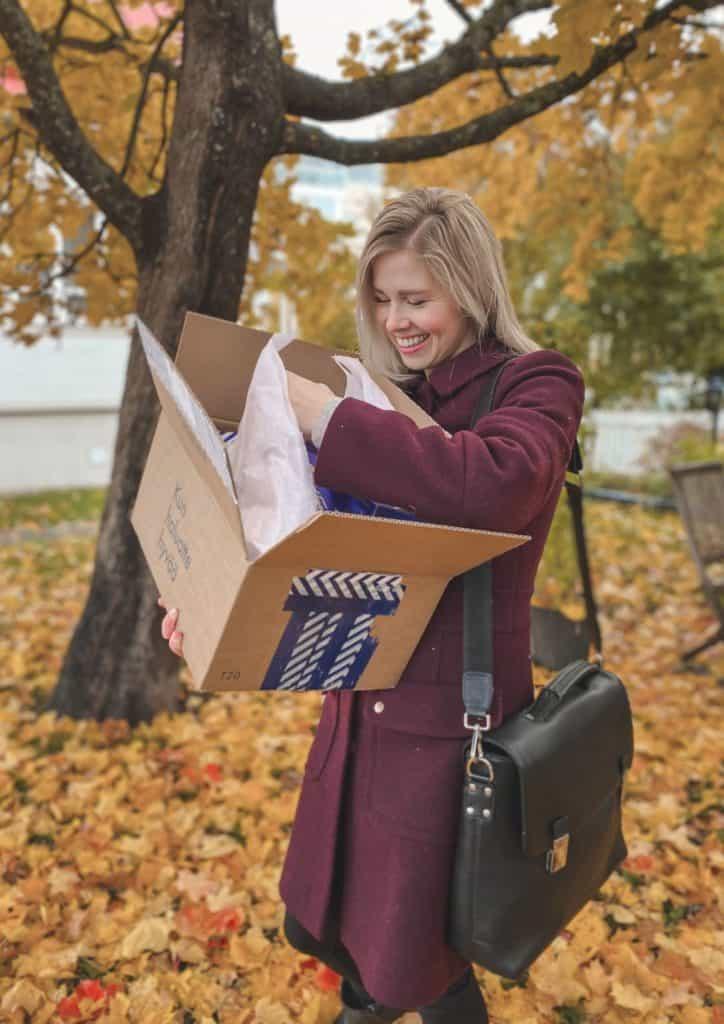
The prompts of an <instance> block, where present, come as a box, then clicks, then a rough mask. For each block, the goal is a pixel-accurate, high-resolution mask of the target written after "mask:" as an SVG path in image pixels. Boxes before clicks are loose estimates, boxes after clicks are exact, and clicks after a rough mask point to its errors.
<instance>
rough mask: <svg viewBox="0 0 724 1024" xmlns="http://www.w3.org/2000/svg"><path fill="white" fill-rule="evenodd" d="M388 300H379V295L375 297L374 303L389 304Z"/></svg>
mask: <svg viewBox="0 0 724 1024" xmlns="http://www.w3.org/2000/svg"><path fill="white" fill-rule="evenodd" d="M389 301H390V300H389V299H381V298H380V296H379V295H375V302H377V303H379V304H381V303H383V302H389Z"/></svg>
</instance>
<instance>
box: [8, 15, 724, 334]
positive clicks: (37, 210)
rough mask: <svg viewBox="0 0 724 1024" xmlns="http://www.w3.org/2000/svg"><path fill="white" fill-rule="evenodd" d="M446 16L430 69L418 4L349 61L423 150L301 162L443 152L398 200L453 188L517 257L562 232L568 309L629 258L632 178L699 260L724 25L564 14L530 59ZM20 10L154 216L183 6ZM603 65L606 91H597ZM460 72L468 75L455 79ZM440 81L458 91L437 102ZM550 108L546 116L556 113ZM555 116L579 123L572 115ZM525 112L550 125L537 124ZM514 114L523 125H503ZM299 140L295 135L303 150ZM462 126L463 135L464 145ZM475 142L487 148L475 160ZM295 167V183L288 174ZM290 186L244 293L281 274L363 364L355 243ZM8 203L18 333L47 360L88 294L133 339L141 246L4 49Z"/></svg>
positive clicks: (412, 175)
mask: <svg viewBox="0 0 724 1024" xmlns="http://www.w3.org/2000/svg"><path fill="white" fill-rule="evenodd" d="M449 2H450V3H451V5H452V6H453V7H455V8H456V9H458V11H459V13H460V15H461V28H462V29H465V32H464V34H463V36H462V37H461V39H460V40H459V41H458V42H456V43H454V44H450V45H448V46H447V47H446V48H444V49H443V50H442V51H441V53H440V54H438V57H436V58H435V59H433V60H427V59H426V52H425V51H426V46H427V45H428V44H429V42H430V39H431V38H432V35H433V20H432V17H431V14H430V12H429V11H428V9H427V6H426V0H411V15H410V18H409V19H407V20H399V21H392V22H390V23H388V25H387V26H385V27H384V28H383V29H380V30H377V31H374V32H372V33H369V37H368V38H367V39H366V40H363V39H362V38H361V36H360V35H359V34H358V33H354V32H352V33H350V35H349V43H348V52H347V53H346V54H345V55H343V56H342V57H341V59H340V65H341V67H342V71H343V73H344V74H345V75H346V76H347V77H348V78H351V79H353V80H355V82H354V85H355V86H360V87H361V86H363V85H366V83H367V82H370V83H371V85H372V86H374V87H376V88H377V91H378V92H380V91H381V90H380V83H381V82H382V80H383V79H387V80H388V81H389V82H390V90H389V91H390V96H382V99H381V101H379V102H378V101H377V99H376V98H375V97H372V98H371V99H370V98H369V96H367V97H365V103H366V106H367V107H368V108H369V109H372V107H375V108H380V107H382V108H384V106H385V105H387V106H389V105H394V103H393V101H394V99H395V94H394V92H393V91H392V82H393V81H394V84H395V86H396V87H397V86H399V91H398V93H397V96H398V97H399V102H401V103H407V102H408V97H412V99H413V100H415V102H412V103H409V105H405V106H403V107H402V109H401V110H400V112H399V113H398V115H397V118H396V122H395V132H394V135H395V136H396V137H400V136H404V137H406V138H405V144H404V145H402V146H401V147H399V148H398V149H397V150H389V151H385V150H384V149H383V148H380V147H379V146H377V147H376V146H375V145H374V144H373V143H369V144H367V143H363V144H361V145H358V146H356V147H355V146H354V145H350V146H348V147H347V148H343V147H341V146H340V147H337V148H336V149H335V147H334V146H331V145H330V143H329V142H328V138H327V137H326V136H325V133H323V132H316V133H315V132H314V131H309V130H308V129H306V128H304V127H300V129H299V131H300V132H305V133H306V134H305V135H303V136H302V135H300V136H299V137H295V138H293V139H292V143H293V144H292V145H290V146H289V147H288V150H289V152H300V151H306V152H309V153H313V154H317V155H319V156H322V157H324V156H329V157H330V158H332V159H340V160H341V161H342V162H345V163H356V162H370V161H374V160H383V161H387V160H389V159H391V158H394V157H395V155H396V154H397V153H399V154H400V158H402V159H405V160H413V159H416V152H419V153H420V154H421V155H422V156H425V155H428V154H429V152H430V151H431V147H430V146H422V147H417V149H416V148H415V146H414V145H412V144H411V141H410V138H409V137H410V136H413V139H412V143H414V142H415V139H414V137H415V136H418V135H419V136H429V135H430V134H431V133H435V134H441V141H440V143H439V144H438V145H437V146H434V147H432V148H433V149H434V150H437V151H440V152H445V153H448V154H449V155H445V156H442V157H440V158H438V159H430V160H425V161H424V162H423V163H419V164H409V163H405V164H397V165H395V166H393V168H392V170H391V172H390V175H389V180H390V182H391V183H392V184H394V185H397V186H399V187H402V188H404V187H406V186H408V185H410V184H412V183H415V184H420V183H429V182H433V183H440V182H444V183H446V184H450V185H453V186H455V187H459V188H461V189H463V190H465V191H468V192H469V193H470V194H471V195H472V196H473V197H474V198H475V199H476V200H477V201H478V202H479V203H480V205H481V206H482V207H483V208H484V209H485V210H486V211H487V212H488V214H489V215H490V216H491V218H492V220H493V222H494V224H495V227H496V230H497V231H498V232H499V234H500V235H501V236H502V237H503V238H506V237H512V236H514V235H516V234H517V233H519V232H521V231H530V230H535V231H536V232H537V233H539V234H541V235H542V236H543V237H545V236H546V234H549V233H554V232H556V231H558V230H560V225H561V224H567V225H570V226H571V228H572V229H574V230H575V246H574V249H573V255H572V259H571V262H570V266H569V267H568V268H567V271H566V282H567V288H568V290H569V292H570V294H571V296H572V297H577V296H581V295H582V294H584V292H585V278H586V272H587V270H588V268H590V266H591V264H592V263H593V262H595V261H597V260H598V261H600V260H605V259H607V258H609V257H611V256H612V255H616V254H618V253H620V252H621V251H622V250H623V249H624V248H625V246H626V244H627V240H628V228H627V226H626V224H622V223H620V218H619V216H618V209H619V205H620V204H619V203H618V199H619V196H618V195H617V193H616V190H615V189H612V182H613V180H614V179H613V177H612V175H611V173H610V170H611V166H612V163H613V162H615V161H616V160H619V159H621V158H623V159H624V160H625V161H626V175H625V188H626V191H627V194H628V195H629V197H630V198H631V199H632V200H633V202H634V204H635V206H636V209H637V210H638V211H639V213H640V214H641V216H642V217H643V218H644V220H645V222H646V223H647V224H650V225H652V226H655V227H656V228H657V230H660V231H661V233H662V235H663V236H664V237H665V239H666V240H667V241H668V242H669V243H670V245H671V246H672V247H674V248H675V249H679V250H680V249H682V248H683V249H686V248H695V247H697V246H701V245H702V244H703V240H704V238H705V237H706V233H707V229H708V226H709V224H710V222H711V218H712V215H713V213H714V210H715V208H716V207H717V205H718V204H719V203H720V201H721V186H722V161H721V159H717V157H718V155H719V154H718V153H717V136H716V131H715V127H716V119H717V114H718V112H719V111H720V110H721V109H722V107H724V103H723V102H722V101H723V99H724V97H723V95H722V93H723V92H724V75H723V74H722V61H721V43H720V40H719V37H718V36H717V35H716V34H714V33H712V32H710V31H707V30H706V29H704V28H702V27H701V25H702V23H703V19H704V14H705V11H706V8H708V7H710V6H712V5H711V4H710V3H705V2H699V3H696V4H682V3H675V2H669V3H667V4H665V5H663V8H664V9H662V5H658V7H659V10H656V9H655V7H656V5H655V4H654V2H653V0H622V2H618V3H616V4H615V5H612V4H610V3H609V2H608V0H585V2H583V0H561V2H559V3H557V4H556V5H555V10H554V13H553V19H552V23H551V28H550V32H549V34H547V35H544V36H540V37H538V38H537V39H534V40H533V41H531V42H528V43H523V42H521V40H520V38H519V37H518V36H517V35H516V34H515V33H514V32H513V31H512V29H511V28H510V27H508V22H509V21H510V12H509V13H508V15H506V14H505V12H504V10H503V8H504V7H505V5H504V4H502V3H501V2H500V0H496V2H495V3H493V4H492V5H491V6H490V7H489V8H488V9H487V10H486V6H487V5H486V6H484V5H481V4H479V3H471V2H468V0H465V2H463V0H449ZM24 6H25V9H26V11H27V13H28V15H29V17H30V18H31V20H32V24H33V27H34V28H35V30H36V32H37V34H38V37H39V40H40V41H41V43H42V45H44V46H45V47H47V50H48V51H49V53H50V55H51V57H52V67H53V69H54V71H55V74H56V75H57V77H58V81H59V83H60V85H61V87H62V90H63V93H64V95H65V98H66V100H67V102H68V104H69V106H70V108H71V110H72V112H73V114H74V115H75V117H76V119H77V122H78V125H79V127H80V129H81V130H82V132H83V133H84V135H85V137H86V139H87V141H88V142H89V143H90V144H91V145H92V146H93V147H94V149H95V150H96V152H97V153H98V154H99V155H100V157H101V158H102V160H103V161H105V162H106V163H107V165H108V166H109V168H112V169H113V171H115V172H116V173H117V174H118V175H119V176H120V177H121V178H122V179H123V180H124V182H125V183H126V185H127V186H128V187H129V189H130V190H132V192H133V193H135V194H136V195H137V196H140V197H145V198H146V199H147V201H148V202H149V203H152V202H153V201H154V198H155V197H157V196H158V194H159V191H160V190H161V188H162V185H163V182H164V175H165V169H166V158H167V153H168V144H169V139H170V136H171V133H172V128H173V118H174V109H175V102H176V93H177V85H178V80H179V77H180V71H181V61H182V43H183V32H184V18H185V16H186V15H185V12H184V7H183V5H182V4H180V3H179V2H178V0H158V2H155V3H154V2H150V0H140V2H139V0H127V2H126V3H124V4H116V3H115V2H112V0H73V2H67V0H28V2H27V3H26V4H25V5H24ZM509 6H510V7H511V11H512V10H513V8H515V12H514V13H525V12H526V11H534V10H540V9H544V8H546V7H551V8H553V6H554V5H553V4H546V3H541V2H524V0H518V2H517V3H515V4H513V5H509ZM692 8H697V9H699V10H700V11H701V13H700V14H696V15H695V14H694V13H692ZM466 25H467V28H466ZM629 39H631V40H632V42H631V44H630V46H629V45H628V43H627V40H629ZM281 42H282V52H283V57H284V60H285V61H286V63H287V64H288V65H293V64H294V57H293V53H292V42H291V40H289V39H282V41H281ZM493 44H494V45H493ZM623 44H626V45H623ZM612 47H619V48H620V53H621V54H623V57H621V56H619V57H617V59H616V60H615V61H614V62H613V63H612V64H611V65H610V67H608V68H606V63H607V62H606V60H605V59H603V57H602V56H601V55H602V54H604V53H606V52H607V51H611V49H612ZM627 47H628V49H627ZM463 51H465V52H464V54H463ZM461 54H462V56H461ZM503 54H504V56H503ZM597 60H598V61H599V63H600V64H601V70H600V72H597V73H593V74H592V71H591V69H593V70H594V72H595V71H596V68H595V64H596V61H597ZM446 62H447V65H449V66H450V67H448V68H447V69H446ZM453 62H457V65H458V66H459V67H462V68H465V67H468V68H473V70H470V71H468V72H467V73H464V74H462V75H459V74H457V75H453V74H452V73H451V72H450V68H451V67H452V65H453ZM415 65H417V67H415ZM406 69H409V70H410V72H415V71H423V70H424V71H425V73H426V74H428V75H430V76H432V77H430V83H429V88H428V87H423V88H421V87H420V85H419V83H418V84H417V85H415V87H414V88H411V87H408V83H406V82H405V81H404V80H403V78H404V75H405V73H406ZM552 74H554V75H555V80H554V81H552V80H551V76H552ZM576 75H578V76H580V77H581V80H583V79H584V78H586V77H587V78H590V81H589V84H588V85H587V86H586V87H585V88H583V89H580V88H579V87H578V86H577V87H576V89H572V91H570V93H568V92H567V90H566V89H565V88H560V83H561V82H562V81H566V77H565V76H569V77H570V76H574V77H575V76H576ZM401 76H402V77H401ZM306 78H307V81H304V82H302V80H301V79H300V82H302V84H303V85H304V86H305V88H306V87H308V86H309V87H310V91H309V95H310V97H311V101H310V102H311V108H314V106H315V104H316V105H319V103H320V102H321V100H320V101H319V102H318V98H317V96H316V94H315V93H314V87H315V81H318V82H320V83H321V80H313V79H312V77H311V76H306ZM397 79H399V82H398V81H397ZM447 79H449V81H448V82H447V84H444V83H445V81H446V80H447ZM436 80H438V81H441V82H443V84H442V86H441V87H440V88H437V89H435V88H434V86H435V81H436ZM321 84H324V83H321ZM554 87H556V88H557V89H558V91H557V92H555V90H554ZM425 88H427V91H428V92H429V95H425ZM430 90H432V91H430ZM545 90H548V94H549V95H546V97H545V102H540V100H541V94H542V92H543V91H545ZM418 95H422V98H421V99H416V97H417V96H418ZM359 96H360V97H362V93H361V91H360V93H359ZM556 96H560V98H561V99H563V100H564V101H563V102H558V103H557V102H555V99H556ZM330 97H331V93H330ZM349 97H351V93H350V94H349ZM349 97H347V96H343V94H342V93H341V92H340V95H339V103H340V112H341V115H342V116H344V111H342V110H341V103H342V100H343V99H344V100H345V101H347V100H348V99H349ZM529 97H530V99H529ZM566 97H567V98H566ZM521 99H522V100H524V101H526V102H528V103H529V106H530V113H531V114H535V115H536V116H535V117H529V116H528V117H527V116H525V114H526V111H525V109H524V104H522V103H519V102H518V101H519V100H521ZM330 102H332V103H334V102H337V101H335V100H334V99H333V98H331V99H330ZM355 102H357V100H355V101H354V102H352V105H351V107H350V110H353V108H354V106H355ZM551 103H552V105H551ZM516 104H517V106H518V107H519V108H520V109H519V110H517V111H516V112H515V114H514V115H510V116H509V117H507V120H506V117H505V115H506V114H507V112H508V111H510V109H511V108H512V107H515V106H516ZM328 105H329V104H327V105H326V106H325V103H323V102H321V106H320V113H319V115H318V116H320V117H321V118H322V119H330V118H331V119H334V112H332V113H330V111H329V110H327V106H328ZM348 105H349V104H348ZM358 105H359V104H358ZM292 106H293V104H292ZM537 107H540V112H537ZM311 108H310V109H311ZM506 108H507V110H506ZM491 112H492V114H495V115H498V114H499V115H500V118H499V120H500V124H495V123H493V122H492V121H491V122H490V125H489V126H488V125H487V124H486V126H485V128H484V130H481V125H482V123H483V121H485V117H486V115H489V116H490V115H491ZM219 116H222V117H223V114H222V113H220V115H219ZM295 120H296V119H295V118H294V116H292V118H291V121H290V131H291V130H292V127H293V125H294V123H295ZM508 121H509V122H510V123H509V124H508V123H507V122H508ZM296 123H299V122H296ZM460 126H464V130H463V131H462V132H458V133H457V134H456V133H455V131H454V129H456V128H457V129H459V128H460ZM450 129H453V132H452V133H449V130H450ZM445 133H448V136H447V137H444V136H445ZM476 135H477V137H478V139H479V141H480V142H481V143H485V144H480V145H475V146H474V147H473V148H465V147H469V146H470V144H471V142H474V141H475V140H476ZM300 140H301V142H302V143H303V145H300ZM421 141H422V142H425V139H424V138H423V139H422V140H421ZM189 144H190V145H191V144H192V140H191V139H190V140H189ZM365 147H366V148H365ZM459 147H464V148H459ZM285 159H286V160H288V161H290V162H291V163H292V164H293V160H294V158H293V157H292V156H290V157H286V158H285ZM275 167H276V164H275V163H274V162H273V163H271V164H269V165H268V166H267V169H266V172H265V174H264V177H263V180H262V184H261V190H260V196H259V202H258V206H257V212H256V217H255V222H254V230H253V238H252V246H251V251H250V262H249V266H248V268H247V272H248V273H249V275H250V278H249V279H248V280H247V284H248V283H249V281H250V282H251V284H252V285H253V288H254V290H255V291H258V290H259V289H261V288H262V287H264V286H265V285H270V284H271V285H272V286H273V285H275V284H276V285H279V284H281V283H282V282H281V278H280V272H281V268H282V267H284V268H285V274H286V277H285V278H284V282H285V283H286V285H287V286H288V287H289V288H293V290H294V293H295V295H296V296H297V297H298V299H299V303H298V304H299V309H300V312H301V320H302V331H303V332H307V333H308V335H309V336H314V337H317V338H322V337H325V336H326V335H327V334H328V333H329V332H331V335H333V336H334V337H336V338H337V339H338V340H341V343H342V344H344V345H347V346H349V345H351V344H353V338H352V337H351V331H352V327H351V321H350V319H349V316H348V315H345V312H344V310H345V307H346V306H347V304H348V303H349V302H350V298H351V296H350V293H349V286H350V284H351V280H352V275H353V260H352V257H351V256H350V254H349V252H348V250H347V248H346V247H345V245H344V244H343V238H344V234H345V232H344V230H340V228H339V227H338V226H337V225H332V224H329V223H327V222H326V221H325V220H324V219H323V218H322V217H321V216H319V215H317V214H316V213H314V212H311V211H305V210H304V209H303V208H301V207H300V206H299V205H298V204H296V203H294V202H293V201H292V199H291V195H290V183H289V181H288V180H286V181H285V180H281V178H280V177H279V176H278V175H277V174H276V173H275ZM617 187H618V186H617ZM0 190H1V191H0V195H2V207H1V208H0V209H1V210H2V214H3V224H2V228H1V229H0V237H1V238H2V243H3V244H2V247H0V280H2V281H3V282H4V285H5V292H4V296H3V305H2V313H3V320H2V325H3V328H4V330H6V331H8V332H10V333H11V334H13V335H14V336H15V337H16V338H18V339H20V340H24V341H32V340H33V339H34V337H35V336H36V334H37V333H38V327H37V321H36V325H35V326H34V325H33V318H34V317H35V314H37V313H39V312H40V313H43V314H44V315H45V317H46V318H47V323H46V324H44V325H43V328H42V329H43V330H46V331H47V329H48V327H49V328H50V329H51V330H52V329H57V328H58V325H59V320H58V311H59V308H62V303H61V305H60V307H59V305H58V286H55V287H54V281H55V280H56V279H59V280H62V279H63V278H67V277H68V276H69V275H70V274H71V273H72V281H73V284H74V286H75V287H76V288H77V289H79V290H80V291H81V292H82V293H83V296H84V312H85V315H86V317H87V318H88V320H89V322H91V323H99V322H101V321H103V320H107V321H118V320H119V319H120V318H121V317H123V316H124V315H126V314H127V313H129V312H130V311H131V310H132V309H133V308H134V303H135V298H136V287H137V275H138V268H137V264H136V260H135V258H134V254H133V252H132V249H131V246H130V245H129V244H128V240H127V239H126V238H125V237H124V235H123V234H122V233H121V232H120V231H119V230H118V228H117V227H114V226H113V224H112V223H109V221H108V220H107V219H106V217H105V216H104V215H103V214H101V213H100V212H99V211H98V209H97V206H96V205H95V204H94V203H93V202H91V200H89V198H88V196H87V194H86V192H85V191H84V190H83V189H82V188H81V187H80V186H79V185H77V184H76V183H75V182H74V181H73V179H72V178H71V177H70V176H69V175H68V174H67V173H66V171H65V170H64V169H63V168H62V166H61V164H60V163H59V161H58V160H57V159H56V157H55V156H54V155H53V153H52V152H51V151H50V150H49V148H48V147H47V146H44V145H41V143H40V142H39V132H38V123H37V114H36V112H35V111H34V109H33V106H32V104H31V102H30V98H29V95H28V90H27V86H26V83H25V82H24V80H23V77H22V75H21V74H20V71H19V69H18V62H17V60H16V58H15V55H14V53H13V52H12V51H11V49H10V46H9V45H8V43H7V42H6V41H5V39H4V38H3V37H2V35H0ZM340 236H342V240H340ZM310 252H312V253H314V258H313V259H310V258H309V253H310ZM281 253H284V254H285V262H284V264H280V262H279V258H280V254H281ZM246 296H247V298H246V300H245V302H244V303H243V305H242V310H243V315H244V316H245V318H246V319H247V320H248V319H250V318H253V311H252V309H251V301H250V296H251V289H250V288H249V287H247V289H246Z"/></svg>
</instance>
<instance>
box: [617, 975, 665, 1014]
mask: <svg viewBox="0 0 724 1024" xmlns="http://www.w3.org/2000/svg"><path fill="white" fill-rule="evenodd" d="M611 993H612V995H613V998H614V1000H615V1002H616V1003H617V1004H618V1005H619V1006H621V1007H622V1008H623V1009H624V1010H638V1011H639V1012H640V1013H647V1012H648V1011H649V1010H650V1009H652V1007H654V1006H655V1005H656V1000H655V999H653V998H651V997H649V996H645V995H643V994H642V993H641V992H640V991H639V989H637V988H636V987H635V986H634V985H624V984H622V983H621V982H619V981H614V982H613V983H612V985H611Z"/></svg>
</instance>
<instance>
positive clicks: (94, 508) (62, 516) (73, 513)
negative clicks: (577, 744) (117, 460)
mask: <svg viewBox="0 0 724 1024" xmlns="http://www.w3.org/2000/svg"><path fill="white" fill-rule="evenodd" d="M106 493H107V491H106V488H104V487H85V488H75V489H73V490H66V491H38V492H36V493H34V494H17V495H13V496H8V497H5V498H0V530H10V529H13V527H17V526H38V527H47V526H55V525H56V524H57V523H65V522H77V521H79V520H96V519H100V515H101V512H102V511H103V504H104V502H105V500H106Z"/></svg>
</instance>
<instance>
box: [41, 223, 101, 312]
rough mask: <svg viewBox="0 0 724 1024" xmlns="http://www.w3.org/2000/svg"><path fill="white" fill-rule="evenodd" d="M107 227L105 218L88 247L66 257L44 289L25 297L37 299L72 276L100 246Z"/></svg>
mask: <svg viewBox="0 0 724 1024" xmlns="http://www.w3.org/2000/svg"><path fill="white" fill-rule="evenodd" d="M107 227H108V221H107V220H106V218H105V217H104V218H103V221H102V223H101V226H100V228H99V229H98V231H96V233H95V235H94V236H93V238H91V240H90V242H89V243H88V244H87V245H85V246H83V248H82V249H79V250H78V252H77V253H76V254H75V255H74V256H73V257H72V258H68V257H67V256H64V257H63V259H62V261H61V262H62V266H61V268H60V270H56V271H55V272H54V273H52V274H48V275H47V277H46V278H45V281H44V283H43V288H42V289H38V290H37V291H34V292H30V294H29V295H28V296H24V297H27V298H30V299H36V298H38V297H39V296H41V295H42V294H43V293H44V292H47V290H48V287H49V286H50V285H51V284H52V283H53V282H54V281H59V280H60V279H61V278H62V277H68V276H69V275H70V274H72V273H73V271H74V270H75V268H76V267H77V266H78V264H79V263H80V261H81V260H82V259H84V258H85V257H86V256H87V255H88V254H89V253H91V252H92V251H93V250H94V249H95V247H96V246H97V245H98V243H99V242H100V240H101V238H103V235H104V234H105V230H106V228H107Z"/></svg>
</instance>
